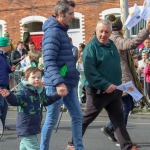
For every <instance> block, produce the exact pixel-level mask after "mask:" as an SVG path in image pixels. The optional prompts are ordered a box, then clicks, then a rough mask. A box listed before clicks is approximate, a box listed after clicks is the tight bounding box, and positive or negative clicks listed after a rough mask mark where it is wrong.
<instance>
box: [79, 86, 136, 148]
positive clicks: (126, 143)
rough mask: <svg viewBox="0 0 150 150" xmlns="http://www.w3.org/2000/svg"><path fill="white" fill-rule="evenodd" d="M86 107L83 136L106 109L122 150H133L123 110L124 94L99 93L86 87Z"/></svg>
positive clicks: (118, 92)
mask: <svg viewBox="0 0 150 150" xmlns="http://www.w3.org/2000/svg"><path fill="white" fill-rule="evenodd" d="M85 89H86V107H85V111H84V115H83V124H82V127H83V129H82V130H83V135H84V133H85V131H86V129H87V127H88V125H89V124H90V123H91V122H93V121H94V119H95V118H96V117H97V116H98V115H99V113H100V112H101V111H102V109H103V108H105V109H106V111H107V113H108V116H109V118H110V120H111V121H112V123H113V125H114V130H115V133H116V136H117V138H118V140H119V143H120V147H121V150H131V147H132V145H133V144H132V142H131V139H130V137H129V134H128V132H127V130H126V126H125V123H124V115H123V108H122V102H121V97H122V92H121V91H119V90H115V91H114V92H113V93H110V94H106V93H98V94H97V89H94V88H91V87H85Z"/></svg>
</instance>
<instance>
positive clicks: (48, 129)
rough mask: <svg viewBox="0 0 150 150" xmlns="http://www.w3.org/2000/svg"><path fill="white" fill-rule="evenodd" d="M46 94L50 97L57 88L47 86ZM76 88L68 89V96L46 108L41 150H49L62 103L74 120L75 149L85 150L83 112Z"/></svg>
mask: <svg viewBox="0 0 150 150" xmlns="http://www.w3.org/2000/svg"><path fill="white" fill-rule="evenodd" d="M45 88H46V94H47V95H50V94H51V93H52V92H54V91H56V88H54V87H52V86H47V87H45ZM76 90H77V89H76V87H68V91H69V92H68V95H67V96H65V97H64V98H62V99H61V100H59V101H57V102H55V103H54V104H52V105H49V106H47V107H46V109H47V113H46V119H45V122H44V125H43V128H42V133H41V142H40V150H49V141H50V138H51V134H52V131H53V129H54V127H55V125H56V124H57V121H58V118H59V113H60V107H61V105H62V102H63V103H64V104H65V106H66V108H67V109H68V112H69V114H70V116H71V120H72V125H71V129H72V136H73V140H74V147H75V149H76V150H84V148H83V144H82V118H83V116H82V110H81V107H80V104H79V101H78V98H77V91H76Z"/></svg>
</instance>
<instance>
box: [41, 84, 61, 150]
mask: <svg viewBox="0 0 150 150" xmlns="http://www.w3.org/2000/svg"><path fill="white" fill-rule="evenodd" d="M54 91H56V89H55V88H52V87H46V94H47V95H50V94H51V93H52V92H54ZM61 105H62V100H59V101H57V102H55V103H54V104H52V105H49V106H47V107H46V118H45V122H44V125H43V127H42V132H41V142H40V150H49V142H50V138H51V135H52V131H53V129H54V127H55V125H56V124H57V121H58V118H59V113H60V107H61Z"/></svg>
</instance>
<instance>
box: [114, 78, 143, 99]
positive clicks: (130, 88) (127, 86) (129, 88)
mask: <svg viewBox="0 0 150 150" xmlns="http://www.w3.org/2000/svg"><path fill="white" fill-rule="evenodd" d="M116 89H118V90H121V91H124V92H126V93H128V94H130V95H131V96H132V97H133V99H134V100H135V101H139V100H140V99H141V98H142V97H143V95H142V94H141V93H140V92H139V91H138V90H137V88H136V87H135V86H134V84H133V82H132V81H129V82H126V83H124V84H121V85H119V86H117V88H116Z"/></svg>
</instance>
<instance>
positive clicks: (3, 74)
mask: <svg viewBox="0 0 150 150" xmlns="http://www.w3.org/2000/svg"><path fill="white" fill-rule="evenodd" d="M9 46H10V41H9V39H8V38H6V37H0V62H1V63H0V89H4V88H7V87H8V85H9V73H11V72H13V71H15V67H14V66H11V65H10V63H9V62H8V60H7V54H8V51H9ZM7 108H8V105H7V103H6V102H5V101H4V98H3V97H2V95H0V119H1V120H2V123H3V125H4V126H5V119H6V115H7Z"/></svg>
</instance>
